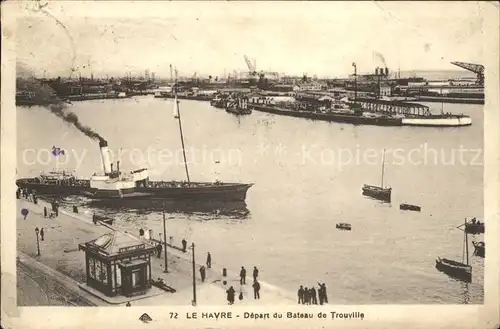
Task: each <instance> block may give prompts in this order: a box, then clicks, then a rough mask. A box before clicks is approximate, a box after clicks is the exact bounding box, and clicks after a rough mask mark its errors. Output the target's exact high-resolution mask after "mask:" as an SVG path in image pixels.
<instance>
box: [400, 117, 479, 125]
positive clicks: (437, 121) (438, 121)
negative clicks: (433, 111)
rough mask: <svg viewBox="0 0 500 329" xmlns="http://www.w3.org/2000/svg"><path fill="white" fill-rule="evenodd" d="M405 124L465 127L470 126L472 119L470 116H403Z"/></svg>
mask: <svg viewBox="0 0 500 329" xmlns="http://www.w3.org/2000/svg"><path fill="white" fill-rule="evenodd" d="M402 123H403V125H404V126H420V127H463V126H470V125H471V124H472V120H471V118H469V117H465V116H464V117H458V116H457V117H440V116H436V117H432V116H431V117H428V118H426V117H422V118H418V117H417V118H412V117H407V118H403V120H402Z"/></svg>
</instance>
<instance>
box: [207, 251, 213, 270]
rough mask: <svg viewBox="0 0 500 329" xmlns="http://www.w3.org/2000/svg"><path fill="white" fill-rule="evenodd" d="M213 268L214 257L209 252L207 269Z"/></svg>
mask: <svg viewBox="0 0 500 329" xmlns="http://www.w3.org/2000/svg"><path fill="white" fill-rule="evenodd" d="M211 267H212V255H210V253H209V252H207V268H211Z"/></svg>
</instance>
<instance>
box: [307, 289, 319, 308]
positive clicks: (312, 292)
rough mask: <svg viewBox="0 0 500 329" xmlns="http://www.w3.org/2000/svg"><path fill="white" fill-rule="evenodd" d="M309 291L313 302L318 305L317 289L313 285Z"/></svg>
mask: <svg viewBox="0 0 500 329" xmlns="http://www.w3.org/2000/svg"><path fill="white" fill-rule="evenodd" d="M309 293H310V294H311V304H314V305H318V299H317V297H316V289H314V287H312V288H311V289H309Z"/></svg>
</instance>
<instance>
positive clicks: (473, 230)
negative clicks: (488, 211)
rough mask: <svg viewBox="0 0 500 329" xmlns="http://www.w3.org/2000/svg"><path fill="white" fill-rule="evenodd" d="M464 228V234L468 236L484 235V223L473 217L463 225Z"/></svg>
mask: <svg viewBox="0 0 500 329" xmlns="http://www.w3.org/2000/svg"><path fill="white" fill-rule="evenodd" d="M463 226H464V227H465V232H467V233H469V234H481V233H484V223H483V222H481V221H479V220H478V219H476V218H475V217H474V218H472V219H471V220H469V221H467V220H466V221H465V224H463Z"/></svg>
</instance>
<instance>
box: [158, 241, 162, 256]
mask: <svg viewBox="0 0 500 329" xmlns="http://www.w3.org/2000/svg"><path fill="white" fill-rule="evenodd" d="M157 249H158V258H161V251H162V250H163V245H162V244H161V243H158V247H157Z"/></svg>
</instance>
